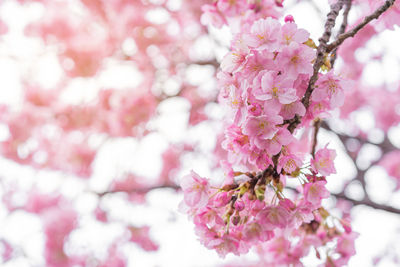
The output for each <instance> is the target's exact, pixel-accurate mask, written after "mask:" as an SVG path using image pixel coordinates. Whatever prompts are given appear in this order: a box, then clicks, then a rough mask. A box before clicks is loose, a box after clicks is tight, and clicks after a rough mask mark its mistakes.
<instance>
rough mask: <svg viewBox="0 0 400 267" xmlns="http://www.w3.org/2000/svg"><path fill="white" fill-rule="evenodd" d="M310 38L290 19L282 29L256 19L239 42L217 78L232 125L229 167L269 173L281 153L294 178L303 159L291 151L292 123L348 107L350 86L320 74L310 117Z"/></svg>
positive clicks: (228, 138) (270, 21) (236, 40)
mask: <svg viewBox="0 0 400 267" xmlns="http://www.w3.org/2000/svg"><path fill="white" fill-rule="evenodd" d="M308 37H309V34H308V33H307V32H306V31H305V30H303V29H298V28H297V26H296V24H295V23H293V22H292V20H291V19H290V20H287V22H286V23H285V24H284V25H280V23H279V22H278V21H277V20H275V19H272V18H267V19H260V20H257V21H255V22H254V24H253V25H252V26H251V28H250V29H248V31H247V32H243V33H241V34H238V35H237V36H235V37H234V40H233V42H232V48H231V50H232V51H231V52H229V53H228V54H227V55H226V56H225V57H224V59H223V61H222V63H221V70H222V71H221V72H220V73H219V74H218V78H219V84H220V86H221V88H222V90H221V92H220V95H219V100H220V102H221V103H222V104H223V105H225V106H226V107H228V110H229V114H230V117H231V120H230V121H231V122H232V124H230V125H229V126H228V127H227V130H226V138H225V141H224V142H223V147H224V148H225V149H226V150H227V151H229V161H230V163H232V164H242V165H245V166H247V167H250V169H252V168H256V169H265V168H267V167H268V166H269V165H270V164H272V163H273V160H272V157H273V156H275V155H278V154H279V153H282V156H281V157H280V160H279V162H278V164H277V167H278V168H279V169H281V168H284V169H286V171H289V173H290V172H291V171H293V170H294V169H296V168H297V167H300V166H301V163H300V162H301V159H300V158H299V157H298V155H295V154H293V153H290V149H286V148H287V147H288V146H289V145H290V144H291V143H292V142H293V141H294V140H295V138H294V137H293V135H292V133H291V132H290V131H289V130H288V129H287V126H288V124H289V123H288V122H290V120H292V119H293V118H295V116H300V117H304V118H303V120H302V125H308V124H309V122H311V121H312V120H314V119H315V118H318V117H323V116H326V114H327V112H328V111H329V110H331V109H334V108H336V107H339V106H341V105H342V104H343V100H344V90H345V87H346V86H347V85H346V82H344V81H343V79H341V78H340V77H338V76H336V75H335V74H334V73H333V71H332V70H331V71H329V72H327V73H326V74H321V75H320V78H319V80H318V82H317V84H316V87H315V90H314V92H313V94H312V97H311V104H310V107H309V108H308V110H307V112H306V108H305V107H304V105H303V103H302V97H303V95H304V93H305V91H306V89H307V85H308V80H309V79H310V76H311V74H312V73H313V68H312V61H313V60H314V58H315V51H314V50H313V48H312V47H310V46H312V44H311V43H312V41H309V38H308ZM281 151H282V152H281ZM289 159H291V160H289ZM288 162H289V163H293V164H292V165H290V164H289V165H288V164H287V163H288ZM299 163H300V164H299ZM291 168H292V169H291ZM293 168H294V169H293Z"/></svg>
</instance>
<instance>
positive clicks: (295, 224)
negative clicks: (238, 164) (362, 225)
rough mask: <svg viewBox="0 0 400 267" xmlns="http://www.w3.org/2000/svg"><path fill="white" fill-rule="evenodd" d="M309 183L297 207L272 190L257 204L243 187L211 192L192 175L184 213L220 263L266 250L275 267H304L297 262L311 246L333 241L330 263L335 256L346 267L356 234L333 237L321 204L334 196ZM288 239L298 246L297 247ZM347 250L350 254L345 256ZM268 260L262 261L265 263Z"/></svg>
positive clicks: (186, 181)
mask: <svg viewBox="0 0 400 267" xmlns="http://www.w3.org/2000/svg"><path fill="white" fill-rule="evenodd" d="M307 179H308V182H306V183H305V184H303V196H300V197H298V198H297V199H296V200H295V201H292V200H290V199H289V198H285V197H282V196H281V195H278V194H276V193H275V192H274V191H273V190H265V192H264V191H260V192H261V194H262V195H263V197H262V198H260V199H258V198H254V197H252V193H251V192H249V191H246V190H245V189H244V188H243V187H241V186H239V187H235V188H234V189H232V190H230V189H229V188H228V187H226V186H225V187H222V188H221V189H218V188H215V187H211V186H210V185H209V182H208V179H206V178H202V177H200V176H199V175H198V174H197V173H195V172H193V171H192V173H191V174H190V175H187V176H185V177H184V178H183V179H182V182H181V186H182V189H183V192H184V199H183V201H182V202H181V205H180V208H181V210H182V211H184V212H186V213H188V215H189V217H190V218H191V219H192V220H193V222H194V224H195V230H196V234H197V235H198V237H199V239H200V242H201V243H202V244H203V245H204V246H206V247H207V248H209V249H214V250H216V252H217V253H218V254H219V255H220V256H221V257H225V256H226V255H227V254H228V253H233V254H235V255H240V254H244V253H247V252H248V251H249V250H250V249H251V248H252V247H253V246H256V245H260V244H262V246H265V249H264V250H263V251H265V253H268V257H272V258H271V264H272V259H273V261H275V264H276V263H280V264H284V265H285V266H286V265H290V264H294V263H296V265H295V266H302V265H298V264H299V263H298V262H299V260H300V258H302V257H304V256H306V255H308V253H309V249H310V247H311V246H314V247H315V248H318V247H321V246H324V245H325V244H327V243H329V242H331V241H335V242H337V244H338V246H337V250H336V251H335V253H332V255H331V257H332V258H334V256H335V255H336V253H340V254H341V255H342V256H343V257H346V259H347V260H344V259H342V264H338V265H337V266H343V265H345V264H346V263H347V261H348V258H349V257H350V256H351V255H353V254H354V253H353V251H354V242H353V241H354V238H355V237H356V234H355V233H352V232H351V229H350V228H345V226H343V228H345V229H347V230H348V232H346V233H345V234H343V235H342V234H341V233H340V232H338V231H337V230H336V232H334V234H333V233H332V231H333V228H332V229H331V228H329V227H328V226H327V225H325V223H324V220H325V218H324V217H323V216H321V215H320V214H324V213H323V212H320V209H321V201H322V200H323V199H326V198H327V197H329V195H330V194H329V192H328V191H327V189H326V188H325V185H326V181H325V179H324V177H318V176H308V177H307ZM255 190H259V189H255ZM243 192H244V193H243ZM264 199H265V200H264ZM325 212H326V211H325ZM289 237H292V238H294V237H299V238H300V240H298V241H296V242H293V241H290V240H289V239H288V238H289ZM294 240H296V239H294ZM282 246H283V247H282ZM346 246H348V247H350V248H352V249H350V250H346V249H345V247H346ZM284 248H286V249H284ZM289 248H290V249H289ZM283 251H290V253H282V252H283ZM344 253H346V254H344ZM265 257H266V255H264V256H263V258H264V259H263V260H264V261H267V259H266V258H265ZM278 259H279V260H278ZM338 262H339V261H338ZM271 266H274V265H271Z"/></svg>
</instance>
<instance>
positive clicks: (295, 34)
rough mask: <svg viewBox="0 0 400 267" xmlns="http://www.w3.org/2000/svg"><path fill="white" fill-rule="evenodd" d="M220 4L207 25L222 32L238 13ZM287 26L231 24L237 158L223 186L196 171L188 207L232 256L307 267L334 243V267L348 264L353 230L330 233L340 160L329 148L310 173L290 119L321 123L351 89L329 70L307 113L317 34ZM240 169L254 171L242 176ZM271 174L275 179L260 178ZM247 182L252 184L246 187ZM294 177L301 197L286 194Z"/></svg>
mask: <svg viewBox="0 0 400 267" xmlns="http://www.w3.org/2000/svg"><path fill="white" fill-rule="evenodd" d="M219 2H221V3H222V1H217V2H216V3H215V5H214V6H205V7H204V11H206V12H205V14H204V15H203V19H205V20H206V19H209V20H211V21H213V22H214V23H217V25H216V26H221V25H222V24H225V23H228V24H229V23H230V21H229V19H227V17H229V16H235V15H232V14H235V12H236V10H237V9H231V10H230V11H229V12H227V13H226V14H227V15H226V16H223V15H222V13H221V12H220V11H219V8H220V7H219V6H218V3H219ZM232 3H236V2H232ZM275 4H277V5H279V1H277V2H276V3H275ZM235 8H238V9H240V5H237V6H235ZM242 19H243V18H242ZM285 22H286V23H285V24H283V25H282V24H281V23H280V22H279V21H278V20H276V19H275V18H273V16H272V17H271V16H270V17H267V18H256V19H255V18H253V21H246V23H247V24H246V23H243V24H242V25H241V27H240V31H238V32H237V33H236V31H235V29H232V25H230V26H231V30H232V31H233V32H234V33H236V34H235V35H234V37H233V40H232V43H231V50H230V52H228V54H227V55H226V56H225V57H224V58H223V60H222V62H221V71H220V72H219V73H218V75H217V78H218V82H219V86H220V88H221V91H220V94H219V102H220V103H221V104H222V105H223V106H224V107H226V110H227V118H226V120H227V122H228V125H227V127H226V128H225V139H224V140H223V141H222V147H223V148H224V149H225V150H226V151H227V155H224V156H226V157H227V160H222V161H221V166H222V168H223V169H224V171H225V173H226V181H225V183H224V186H222V187H221V188H215V187H211V186H210V185H209V181H208V179H206V178H202V177H200V176H198V175H197V174H196V173H194V172H192V173H191V174H190V175H188V176H185V177H184V178H183V180H182V183H181V187H182V189H183V193H184V200H183V201H182V203H181V206H180V208H181V210H182V211H184V212H186V213H187V214H188V215H189V217H190V218H191V219H192V220H193V222H194V224H195V226H196V234H197V235H198V236H199V239H200V242H201V243H202V244H203V245H204V246H206V247H207V248H209V249H214V250H216V251H217V252H218V254H219V255H220V256H222V257H224V256H225V255H226V254H228V253H233V254H236V255H240V254H243V253H247V252H248V251H249V250H250V249H251V248H252V247H253V246H256V245H260V244H261V245H262V246H263V249H262V251H263V252H264V256H262V257H261V258H263V261H265V263H266V265H265V266H289V265H293V266H302V264H301V263H300V259H301V258H302V257H304V256H306V255H308V254H309V251H310V247H311V246H313V247H315V248H316V249H317V248H318V247H323V246H325V245H326V244H327V243H330V242H332V241H334V242H336V244H337V250H336V251H332V252H329V253H328V254H327V261H326V264H328V265H327V266H329V263H330V262H331V261H336V262H337V265H335V266H343V265H345V264H347V261H348V259H349V257H350V256H351V255H353V254H354V253H353V250H354V249H353V250H352V249H350V250H349V253H348V254H346V255H345V254H344V251H343V249H342V247H345V246H349V247H351V245H353V247H354V238H355V237H356V234H353V233H352V232H351V229H350V230H349V231H348V232H347V230H348V229H349V228H348V227H347V225H342V226H343V228H342V229H340V230H338V229H337V228H336V227H330V226H328V224H326V222H325V220H326V218H327V217H329V216H330V215H329V213H328V212H327V211H326V210H325V209H323V208H322V206H321V205H322V200H323V199H326V198H328V197H329V195H330V194H329V192H328V190H327V189H326V187H325V186H326V183H327V182H326V180H325V177H326V176H328V175H330V174H333V173H336V170H335V167H334V164H333V161H334V159H335V157H336V153H335V151H334V150H331V149H328V148H326V147H325V148H323V149H320V150H318V151H317V152H316V153H315V156H314V157H313V158H312V159H311V160H310V166H309V167H303V166H305V162H304V160H305V159H306V151H308V149H309V148H307V147H308V146H307V145H305V144H304V143H303V144H302V142H303V140H302V141H300V140H298V139H297V138H296V137H295V136H294V135H293V133H292V132H291V131H293V130H291V131H289V130H288V129H287V125H288V124H289V123H288V122H287V121H289V120H292V119H294V118H295V117H296V116H297V117H298V118H301V123H300V126H299V128H300V127H302V126H310V125H311V122H312V121H313V120H314V119H316V118H318V117H321V116H326V115H327V114H328V112H329V111H330V110H332V109H335V108H337V107H340V106H341V105H343V102H344V95H345V92H346V91H347V88H348V87H349V85H348V82H346V81H344V80H343V79H342V78H341V77H339V76H337V75H335V74H334V73H333V71H332V70H331V71H328V72H326V73H320V74H319V79H318V81H317V83H316V85H315V90H314V91H313V93H312V95H311V98H310V105H309V108H308V109H307V110H306V108H305V106H304V105H303V103H302V98H303V96H304V94H305V92H306V89H307V86H308V82H309V79H310V77H311V75H312V73H313V60H314V59H315V56H316V51H315V50H314V49H313V45H311V43H312V42H311V43H310V40H309V33H308V32H307V31H305V30H303V29H298V28H297V25H296V24H295V23H294V19H293V17H291V16H288V17H287V19H285ZM327 68H329V66H327ZM236 168H237V169H241V170H243V169H244V170H246V171H248V172H247V173H246V172H234V171H233V169H236ZM271 168H272V169H273V170H274V174H273V175H272V176H270V177H264V178H260V176H257V177H258V178H256V174H257V173H260V172H261V171H267V170H271ZM262 173H264V172H262ZM238 175H240V176H241V177H242V176H244V177H246V178H242V180H236V179H235V176H238ZM258 175H260V174H258ZM261 177H262V176H261ZM287 177H297V178H298V179H299V180H300V182H301V184H302V187H301V190H299V191H300V192H299V194H297V195H296V196H295V197H294V198H293V199H291V198H287V197H285V196H284V195H283V193H282V192H283V188H284V187H285V183H286V178H287ZM257 179H259V180H257ZM262 179H265V180H264V181H263V180H262ZM238 181H240V182H238ZM343 229H345V231H343ZM295 240H296V241H295ZM347 241H348V242H347ZM283 252H285V253H283ZM338 255H341V256H342V258H343V260H339V259H338V258H337V256H338ZM268 264H269V265H268Z"/></svg>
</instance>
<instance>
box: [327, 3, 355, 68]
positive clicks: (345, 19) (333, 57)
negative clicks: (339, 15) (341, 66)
mask: <svg viewBox="0 0 400 267" xmlns="http://www.w3.org/2000/svg"><path fill="white" fill-rule="evenodd" d="M351 6H352V0H347V1H346V8H345V9H344V12H343V21H342V25H340V29H339V33H338V36H340V35H341V34H343V33H344V32H345V31H346V28H347V24H348V18H349V13H350V9H351ZM337 50H338V47H336V48H335V49H333V51H332V55H331V67H332V68H333V65H335V61H336V57H337Z"/></svg>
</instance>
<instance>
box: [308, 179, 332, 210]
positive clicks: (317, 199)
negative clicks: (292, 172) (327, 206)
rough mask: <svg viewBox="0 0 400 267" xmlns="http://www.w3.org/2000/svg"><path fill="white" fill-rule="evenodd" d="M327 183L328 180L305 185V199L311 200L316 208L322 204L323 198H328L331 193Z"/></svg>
mask: <svg viewBox="0 0 400 267" xmlns="http://www.w3.org/2000/svg"><path fill="white" fill-rule="evenodd" d="M325 185H326V181H316V182H313V183H306V184H305V185H304V189H303V193H304V199H305V200H306V201H308V202H310V203H311V204H312V205H313V207H314V208H318V207H319V206H320V205H321V201H322V199H323V198H327V197H329V195H330V193H329V191H328V190H327V189H326V188H325Z"/></svg>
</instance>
